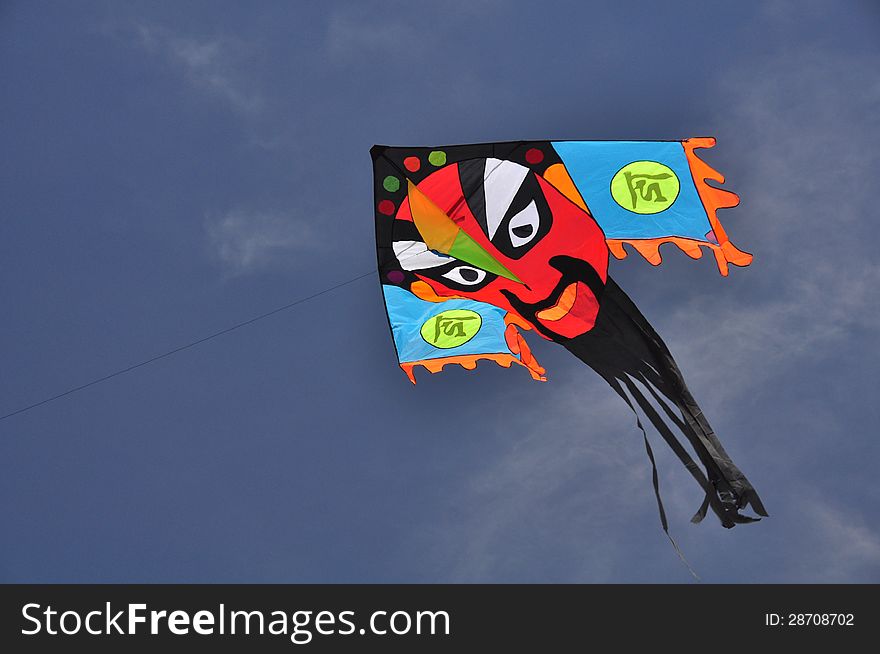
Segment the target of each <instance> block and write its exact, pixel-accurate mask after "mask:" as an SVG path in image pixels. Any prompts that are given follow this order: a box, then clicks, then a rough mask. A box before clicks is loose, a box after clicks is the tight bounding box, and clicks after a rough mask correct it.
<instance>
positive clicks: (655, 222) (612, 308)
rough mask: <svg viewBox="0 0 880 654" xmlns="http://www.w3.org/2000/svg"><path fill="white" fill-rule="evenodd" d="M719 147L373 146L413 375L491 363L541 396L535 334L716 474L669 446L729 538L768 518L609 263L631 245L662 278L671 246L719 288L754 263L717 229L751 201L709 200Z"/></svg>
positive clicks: (380, 217) (389, 266) (382, 251)
mask: <svg viewBox="0 0 880 654" xmlns="http://www.w3.org/2000/svg"><path fill="white" fill-rule="evenodd" d="M712 145H714V139H689V140H686V141H529V142H526V141H519V142H510V143H486V144H476V145H460V146H449V147H436V148H397V147H384V146H375V147H374V148H373V149H372V151H371V154H372V157H373V168H374V188H375V197H376V200H375V211H376V242H377V248H378V263H379V274H380V279H381V282H382V288H383V294H384V297H385V304H386V309H387V312H388V318H389V323H390V326H391V330H392V334H393V338H394V343H395V347H396V350H397V355H398V359H399V363H400V366H401V368H403V370H404V371H405V372H406V374H407V375H408V377H409V378H410V380H411V381H412V382H413V383H415V381H416V379H415V374H414V370H415V369H416V368H417V367H422V368H425V369H427V370H428V371H430V372H439V371H441V370H442V369H443V368H444V366H446V365H448V364H455V365H461V366H463V367H465V368H467V369H474V368H475V367H476V365H477V362H479V361H480V360H491V361H495V362H496V363H498V364H500V365H502V366H505V367H510V366H511V365H513V364H517V365H519V366H523V367H525V368H526V369H527V370H528V371H529V373H530V374H531V376H532V377H533V378H534V379H537V380H542V381H544V380H545V377H544V372H545V371H544V369H543V368H542V367H541V366H540V365H539V364H538V363H537V361H536V360H535V358H534V357H533V356H532V353H531V351H530V349H529V346H528V345H527V344H526V341H525V339H524V338H523V336H522V333H521V331H523V330H524V331H530V330H531V331H534V332H536V333H537V334H538V335H540V336H542V337H544V338H546V339H549V340H552V341H555V342H557V343H559V344H562V345H563V346H565V347H566V348H567V349H568V350H569V351H570V352H572V354H574V355H575V356H577V357H578V358H580V359H581V360H582V361H584V362H585V363H587V364H588V365H589V366H591V367H592V368H593V369H594V370H595V371H596V372H597V373H599V374H600V375H601V376H602V377H603V378H605V379H606V381H608V383H609V384H610V385H611V386H612V388H613V389H614V390H615V391H616V392H618V394H620V395H621V397H623V398H624V399H625V400H626V401H627V403H629V404H630V406H631V407H634V406H635V405H634V403H633V401H635V403H637V405H638V406H639V407H640V408H641V409H642V410H643V412H645V413H646V414H647V415H648V418H649V420H650V422H651V423H652V424H654V426H655V427H657V429H658V431H660V433H661V435H662V436H663V437H664V438H665V439H666V440H667V441H669V440H670V438H673V439H674V436H673V435H672V432H671V431H670V424H671V425H672V427H673V428H674V429H675V430H678V431H680V432H681V433H682V434H683V435H684V436H685V437H686V438H687V439H688V440H689V441H690V442H691V445H692V446H693V447H694V449H695V450H696V452H697V456H698V459H699V460H700V462H701V463H702V464H703V466H704V467H705V470H706V472H705V474H704V473H702V472H700V471H699V466H697V465H696V463H695V462H694V461H693V460H691V459H688V458H686V457H689V456H690V455H689V454H687V453H684V454H682V453H680V452H679V449H677V448H676V446H675V445H673V444H672V443H671V442H670V445H672V446H673V449H676V453H677V454H679V457H680V458H682V461H683V462H684V463H685V465H687V466H688V469H689V470H691V472H692V474H694V476H695V478H696V479H697V481H698V482H699V483H700V484H701V486H702V487H703V488H704V490H705V491H706V497H707V499H706V502H705V503H704V505H703V506H702V507H701V510H700V511H699V512H698V516H697V517H699V518H702V515H703V514H705V512H706V510H707V507H709V506H711V508H712V509H713V510H714V511H715V513H716V514H718V515H719V517H720V518H721V520H722V523H723V524H724V525H725V526H732V525H733V524H736V523H738V522H746V521H750V520H752V519H751V518H748V517H747V516H742V515H741V514H739V512H738V511H739V509H741V508H743V507H744V506H745V505H746V504H751V505H752V507H753V508H754V509H755V510H756V512H757V513H759V514H761V515H765V512H764V509H763V506H762V505H761V503H760V500H759V499H758V497H757V494H756V493H755V492H754V489H753V488H752V487H751V485H750V484H749V483H748V480H746V478H745V476H744V475H742V473H741V472H740V471H739V470H738V469H737V468H736V467H735V466H734V465H733V464H732V462H730V460H729V457H727V455H726V454H724V450H723V448H722V447H721V444H720V443H719V442H718V441H717V438H716V437H715V435H714V432H712V430H711V427H709V425H708V423H707V422H706V421H705V418H704V417H703V415H702V412H701V411H700V410H699V407H698V406H697V405H696V402H695V401H694V400H693V397H692V396H691V395H690V393H689V391H688V390H687V386H686V385H685V383H684V380H683V378H682V376H681V372H680V371H679V370H678V367H677V365H676V364H675V362H674V360H673V359H672V356H671V354H669V352H668V349H667V348H666V346H665V344H664V343H663V341H662V340H661V339H660V337H659V336H658V335H657V334H656V332H654V330H653V329H652V328H651V326H650V324H649V323H648V322H647V320H646V319H645V318H644V316H642V315H641V313H640V312H639V311H638V309H637V308H636V307H635V305H634V304H632V301H631V300H630V299H629V298H628V297H627V296H626V295H625V294H624V293H623V291H622V290H620V288H619V287H617V285H616V284H615V283H614V282H613V281H612V280H611V278H610V277H609V276H608V264H609V254H610V255H613V256H614V257H615V258H618V259H623V258H625V257H626V254H627V252H626V250H625V249H624V245H628V246H630V247H632V248H633V249H635V250H636V251H637V252H638V253H639V254H640V255H642V256H643V257H644V258H645V259H647V260H648V261H649V262H650V263H651V264H653V265H659V264H660V263H661V257H660V252H659V248H660V246H661V245H663V244H665V243H671V244H673V245H674V246H676V247H678V249H680V250H682V251H683V252H684V253H685V254H687V255H688V256H690V257H692V258H699V257H701V256H702V253H703V251H704V250H708V251H711V252H712V254H713V255H714V256H715V260H716V263H717V265H718V269H719V271H720V272H721V274H722V275H727V274H728V270H729V264H733V265H737V266H745V265H748V264H749V263H750V262H751V255H749V254H746V253H745V252H742V251H740V250H739V249H737V248H736V247H735V246H734V245H733V244H732V243H731V242H730V240H729V238H728V237H727V234H726V232H725V230H724V229H723V227H722V226H721V224H720V222H719V221H718V218H717V215H716V212H717V210H718V209H720V208H725V207H732V206H735V205H736V204H737V203H738V198H737V197H736V196H735V195H734V194H733V193H730V192H729V191H724V190H722V189H719V188H716V187H713V186H709V185H708V184H707V183H706V180H707V179H711V180H713V181H716V182H723V177H722V176H721V175H720V174H719V173H717V172H716V171H714V170H713V169H711V168H710V167H709V166H708V165H706V164H705V163H704V162H703V161H701V160H700V159H699V158H698V157H697V156H696V155H695V154H694V151H695V150H696V149H698V148H702V147H711V146H712ZM636 384H640V385H641V387H642V388H646V389H647V390H648V391H649V394H650V395H652V396H653V399H654V400H657V401H660V402H664V401H665V402H666V403H667V404H665V405H663V407H664V411H665V409H669V410H670V411H672V413H670V412H669V411H666V418H665V419H664V417H663V416H662V415H661V414H659V413H657V412H656V410H655V409H652V408H650V407H648V408H646V404H645V403H648V404H650V402H648V400H647V399H646V396H644V395H643V394H642V391H641V390H640V388H639V386H637V385H636ZM660 398H663V399H660ZM670 405H671V406H670ZM634 410H635V409H634ZM675 410H677V411H678V414H677V415H676V414H675ZM639 424H640V426H641V423H639ZM646 444H647V440H646ZM658 501H659V495H658ZM661 514H662V510H661ZM664 521H665V518H664Z"/></svg>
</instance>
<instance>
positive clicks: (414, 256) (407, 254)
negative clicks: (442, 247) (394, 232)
mask: <svg viewBox="0 0 880 654" xmlns="http://www.w3.org/2000/svg"><path fill="white" fill-rule="evenodd" d="M391 247H392V248H394V256H396V257H397V260H398V262H400V267H401V268H403V269H404V270H422V269H424V268H436V267H437V266H445V265H446V264H447V263H449V262H450V261H452V257H447V256H446V255H444V254H437V253H436V252H432V251H431V250H429V249H428V246H427V245H425V244H424V243H423V242H422V241H394V243H392V244H391Z"/></svg>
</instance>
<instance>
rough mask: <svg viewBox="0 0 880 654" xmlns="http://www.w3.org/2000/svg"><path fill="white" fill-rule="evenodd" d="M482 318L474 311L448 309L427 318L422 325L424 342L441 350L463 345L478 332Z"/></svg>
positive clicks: (481, 324)
mask: <svg viewBox="0 0 880 654" xmlns="http://www.w3.org/2000/svg"><path fill="white" fill-rule="evenodd" d="M482 326H483V318H482V317H481V316H480V314H479V313H477V312H476V311H470V310H468V309H450V310H449V311H441V312H440V313H438V314H437V315H436V316H434V317H432V318H428V320H427V321H425V324H424V325H422V329H421V334H422V338H423V339H425V342H426V343H428V344H429V345H433V346H434V347H439V348H440V349H442V350H448V349H450V348H453V347H458V346H459V345H464V344H465V343H467V342H468V341H469V340H471V339H472V338H473V337H474V336H476V335H477V332H479V331H480V327H482Z"/></svg>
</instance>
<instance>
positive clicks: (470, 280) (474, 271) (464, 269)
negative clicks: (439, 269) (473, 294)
mask: <svg viewBox="0 0 880 654" xmlns="http://www.w3.org/2000/svg"><path fill="white" fill-rule="evenodd" d="M443 276H444V277H445V278H446V279H450V280H452V281H454V282H455V283H457V284H462V285H464V286H475V285H477V284H479V283H480V282H482V281H483V280H484V279H486V271H485V270H480V269H479V268H474V267H473V266H457V267H455V268H453V269H452V270H450V271H449V272H446V273H443Z"/></svg>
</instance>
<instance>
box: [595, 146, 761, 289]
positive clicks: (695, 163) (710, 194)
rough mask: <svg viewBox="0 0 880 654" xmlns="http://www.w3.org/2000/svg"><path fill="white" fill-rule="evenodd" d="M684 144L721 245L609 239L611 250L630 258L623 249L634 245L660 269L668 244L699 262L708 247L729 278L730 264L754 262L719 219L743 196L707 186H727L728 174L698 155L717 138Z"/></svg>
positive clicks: (668, 239) (674, 239) (679, 240)
mask: <svg viewBox="0 0 880 654" xmlns="http://www.w3.org/2000/svg"><path fill="white" fill-rule="evenodd" d="M682 145H683V146H684V152H685V156H686V157H687V160H688V163H689V164H690V168H691V173H692V174H693V178H694V184H695V185H696V187H697V193H698V194H699V196H700V200H701V201H702V202H703V206H704V207H705V208H706V214H707V215H708V217H709V224H710V225H711V226H712V231H713V232H714V233H715V239H716V240H717V241H718V245H715V244H714V243H708V242H705V241H696V240H693V239H689V238H681V237H678V236H668V237H662V238H647V239H608V249H609V250H610V251H611V254H612V255H614V257H615V258H617V259H624V258H626V255H627V252H626V250H624V248H623V246H624V245H625V244H626V245H630V246H632V247H633V248H634V249H635V250H636V252H638V253H639V254H640V255H642V256H643V257H644V258H645V259H646V260H647V261H648V263H650V264H651V265H652V266H659V265H660V263H661V261H662V257H661V256H660V246H661V245H663V244H664V243H672V244H673V245H675V246H677V247H678V249H680V250H681V251H682V252H684V253H685V254H686V255H688V256H689V257H691V258H692V259H699V258H700V257H702V256H703V251H702V249H701V248H704V247H705V248H709V249H710V250H712V253H713V254H714V255H715V262H716V263H717V265H718V272H720V273H721V274H722V275H724V276H725V277H726V276H727V275H728V273H729V271H730V269H729V266H728V264H733V265H734V266H748V265H749V264H750V263H751V262H752V255H751V254H749V253H748V252H743V251H742V250H740V249H739V248H737V247H736V246H735V245H734V244H733V243H731V242H730V238H729V237H728V236H727V232H725V231H724V227H722V226H721V222H720V221H719V220H718V214H717V212H718V209H728V208H730V207H735V206H736V205H738V204H739V197H738V196H737V195H736V194H735V193H731V192H730V191H725V190H724V189H720V188H715V187H714V186H709V184H707V183H706V180H707V179H710V180H712V181H715V182H718V183H719V184H723V183H724V175H722V174H721V173H719V172H718V171H717V170H715V169H714V168H712V167H711V166H710V165H709V164H707V163H706V162H705V161H703V160H702V159H700V158H699V157H698V156H697V155H696V153H695V152H694V151H695V150H698V149H700V148H711V147H713V146H714V145H715V139H714V138H712V137H699V138H692V139H686V140H684V141H682Z"/></svg>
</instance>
